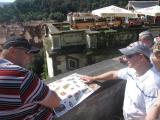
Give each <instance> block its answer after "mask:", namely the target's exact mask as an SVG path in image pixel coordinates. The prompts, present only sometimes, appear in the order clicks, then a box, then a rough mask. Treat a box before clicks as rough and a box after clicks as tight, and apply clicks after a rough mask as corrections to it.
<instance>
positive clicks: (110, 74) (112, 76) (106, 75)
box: [81, 71, 118, 83]
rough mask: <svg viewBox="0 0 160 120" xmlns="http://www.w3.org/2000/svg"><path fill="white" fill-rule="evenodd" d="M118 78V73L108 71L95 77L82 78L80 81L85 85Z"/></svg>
mask: <svg viewBox="0 0 160 120" xmlns="http://www.w3.org/2000/svg"><path fill="white" fill-rule="evenodd" d="M117 78H118V71H109V72H106V73H103V74H101V75H97V76H82V77H81V79H82V80H84V81H86V82H87V83H90V82H93V81H96V80H115V79H117Z"/></svg>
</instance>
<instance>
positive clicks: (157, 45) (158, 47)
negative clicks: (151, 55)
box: [152, 42, 160, 52]
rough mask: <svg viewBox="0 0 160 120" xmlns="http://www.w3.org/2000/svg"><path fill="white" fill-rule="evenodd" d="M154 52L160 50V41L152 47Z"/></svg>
mask: <svg viewBox="0 0 160 120" xmlns="http://www.w3.org/2000/svg"><path fill="white" fill-rule="evenodd" d="M152 50H153V52H158V51H160V42H158V43H155V44H154V45H153V47H152Z"/></svg>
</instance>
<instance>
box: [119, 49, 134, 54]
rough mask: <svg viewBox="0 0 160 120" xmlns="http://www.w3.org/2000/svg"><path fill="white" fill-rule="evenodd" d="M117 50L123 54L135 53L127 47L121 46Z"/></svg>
mask: <svg viewBox="0 0 160 120" xmlns="http://www.w3.org/2000/svg"><path fill="white" fill-rule="evenodd" d="M119 51H120V52H121V53H122V54H123V55H131V54H134V53H136V52H135V51H133V50H130V49H128V48H122V49H119Z"/></svg>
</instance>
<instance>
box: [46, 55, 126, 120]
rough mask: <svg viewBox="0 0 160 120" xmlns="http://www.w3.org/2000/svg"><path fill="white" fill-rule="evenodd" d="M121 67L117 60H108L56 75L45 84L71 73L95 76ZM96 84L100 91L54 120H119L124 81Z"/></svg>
mask: <svg viewBox="0 0 160 120" xmlns="http://www.w3.org/2000/svg"><path fill="white" fill-rule="evenodd" d="M123 67H124V66H123V65H122V64H120V63H119V61H118V58H114V59H109V60H105V61H102V62H99V63H96V64H94V65H90V66H87V67H83V68H80V69H77V70H74V71H70V72H67V73H65V74H61V75H58V76H56V77H54V78H51V79H50V80H49V81H47V83H50V82H53V80H58V79H61V78H63V77H65V76H67V75H70V74H73V73H78V74H83V75H97V74H101V73H104V72H106V71H110V70H117V69H120V68H123ZM96 83H97V84H99V85H100V86H101V88H100V89H98V90H97V91H96V92H94V93H93V94H92V95H91V96H89V97H88V98H87V99H85V100H84V101H83V102H82V103H80V104H79V105H77V106H76V107H74V108H73V109H72V110H70V111H68V112H67V113H66V114H64V115H63V116H61V117H60V118H56V120H120V119H121V118H122V116H123V115H122V114H123V113H122V105H123V98H124V90H125V84H126V81H124V80H114V81H112V80H111V81H105V82H99V81H96Z"/></svg>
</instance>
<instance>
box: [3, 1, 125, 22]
mask: <svg viewBox="0 0 160 120" xmlns="http://www.w3.org/2000/svg"><path fill="white" fill-rule="evenodd" d="M127 2H128V1H127V0H16V1H15V2H14V3H12V4H11V5H6V6H4V7H3V8H0V14H1V15H0V22H15V21H28V20H48V19H54V20H57V21H63V20H66V17H65V16H66V14H67V13H69V12H79V11H81V12H87V11H91V10H93V9H97V8H101V7H105V6H109V5H118V6H120V7H124V6H125V5H126V4H127Z"/></svg>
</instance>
